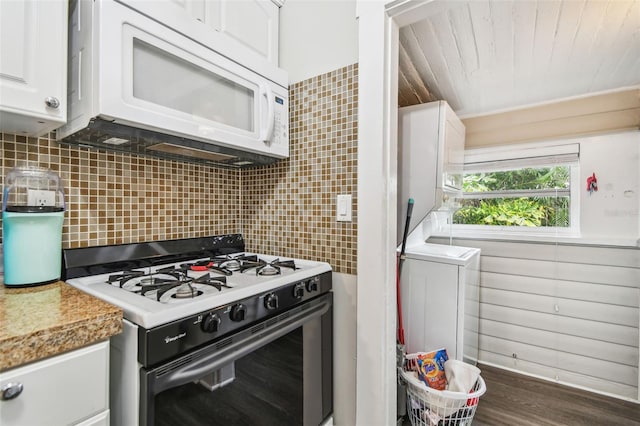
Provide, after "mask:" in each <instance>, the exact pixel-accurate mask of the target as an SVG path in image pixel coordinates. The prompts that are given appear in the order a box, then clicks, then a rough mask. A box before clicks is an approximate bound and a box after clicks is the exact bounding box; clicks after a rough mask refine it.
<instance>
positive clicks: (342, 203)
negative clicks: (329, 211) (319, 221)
mask: <svg viewBox="0 0 640 426" xmlns="http://www.w3.org/2000/svg"><path fill="white" fill-rule="evenodd" d="M336 220H337V221H338V222H351V220H352V217H351V194H342V195H338V197H337V199H336Z"/></svg>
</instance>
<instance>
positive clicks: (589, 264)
mask: <svg viewBox="0 0 640 426" xmlns="http://www.w3.org/2000/svg"><path fill="white" fill-rule="evenodd" d="M429 242H440V243H443V242H445V240H443V239H432V240H430V241H429ZM453 244H455V245H459V246H465V247H476V248H480V249H481V250H482V254H481V268H480V269H481V276H480V324H479V333H480V337H479V346H480V352H479V360H480V361H481V362H485V363H489V364H492V365H495V366H498V367H504V368H509V369H513V370H514V371H518V372H522V373H526V374H532V375H535V376H539V377H543V378H548V379H551V380H554V381H558V382H561V383H565V384H570V385H574V386H579V387H584V388H586V389H590V390H593V391H597V392H604V393H607V394H612V395H614V396H620V397H625V398H632V399H637V398H638V365H639V358H638V346H639V340H640V339H639V323H640V316H639V304H640V250H638V249H633V248H628V249H627V248H620V247H598V246H581V245H576V244H550V243H524V242H511V241H510V242H505V241H481V240H466V239H465V240H454V241H453Z"/></svg>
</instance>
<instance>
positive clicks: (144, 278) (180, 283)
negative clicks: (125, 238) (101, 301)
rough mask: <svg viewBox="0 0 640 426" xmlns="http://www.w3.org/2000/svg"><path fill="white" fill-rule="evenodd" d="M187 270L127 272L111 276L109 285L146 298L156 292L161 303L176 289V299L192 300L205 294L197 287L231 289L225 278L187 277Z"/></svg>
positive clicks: (162, 269) (220, 289) (173, 268)
mask: <svg viewBox="0 0 640 426" xmlns="http://www.w3.org/2000/svg"><path fill="white" fill-rule="evenodd" d="M187 270H188V268H187V269H184V268H182V265H181V266H180V267H178V268H176V267H173V266H170V267H166V268H160V269H158V270H156V271H154V272H151V273H145V272H142V271H127V272H123V273H121V274H114V275H110V276H109V277H108V279H107V283H108V284H112V285H118V286H119V287H120V288H122V289H124V290H128V291H130V292H132V293H136V294H140V295H141V296H146V295H147V294H148V293H151V292H154V291H155V292H156V293H155V295H156V300H157V301H158V302H160V299H161V298H162V296H164V295H165V294H166V293H167V292H168V291H170V290H172V289H176V290H175V292H174V293H173V294H172V295H171V297H172V298H174V299H192V298H195V297H198V296H201V295H202V294H204V292H203V291H202V290H199V289H198V287H197V286H196V285H204V286H211V287H214V288H215V289H217V290H218V291H222V288H223V287H227V288H230V286H229V285H228V284H227V278H226V277H225V276H217V275H211V274H208V273H207V274H203V275H201V276H199V277H197V278H191V277H189V276H188V275H187Z"/></svg>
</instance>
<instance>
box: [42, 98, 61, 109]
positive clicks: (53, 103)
mask: <svg viewBox="0 0 640 426" xmlns="http://www.w3.org/2000/svg"><path fill="white" fill-rule="evenodd" d="M44 103H45V104H46V105H47V106H48V107H49V108H58V107H59V106H60V101H59V100H58V98H55V97H53V96H47V97H46V98H45V99H44Z"/></svg>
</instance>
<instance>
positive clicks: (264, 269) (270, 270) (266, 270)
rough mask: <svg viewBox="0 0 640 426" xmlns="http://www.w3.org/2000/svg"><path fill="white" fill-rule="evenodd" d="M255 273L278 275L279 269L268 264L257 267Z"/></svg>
mask: <svg viewBox="0 0 640 426" xmlns="http://www.w3.org/2000/svg"><path fill="white" fill-rule="evenodd" d="M256 272H257V274H258V275H278V274H280V268H279V267H277V266H275V265H272V264H270V263H269V264H266V265H264V266H259V267H258V269H256Z"/></svg>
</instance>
